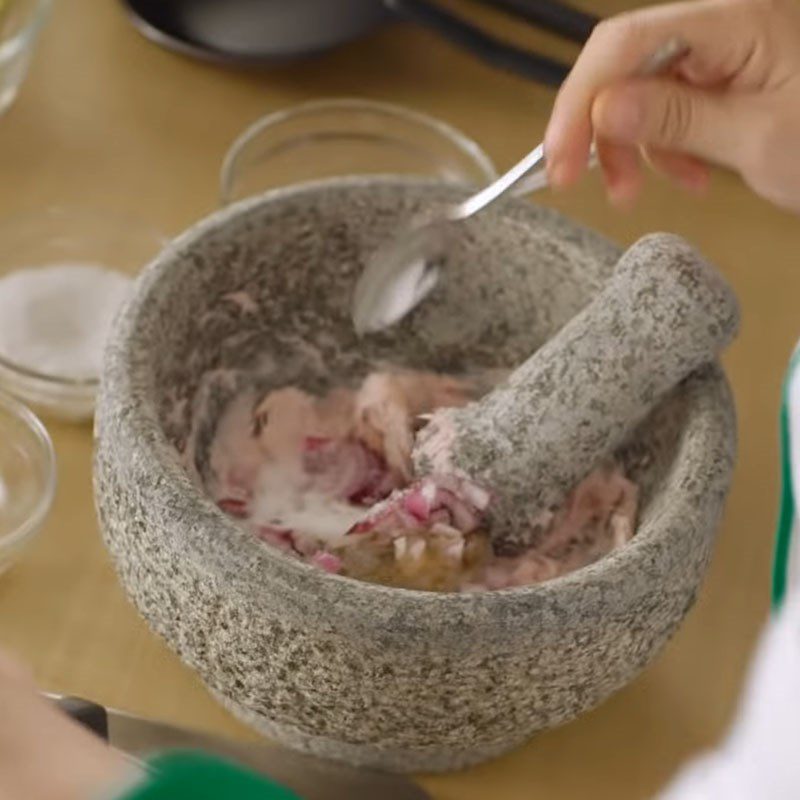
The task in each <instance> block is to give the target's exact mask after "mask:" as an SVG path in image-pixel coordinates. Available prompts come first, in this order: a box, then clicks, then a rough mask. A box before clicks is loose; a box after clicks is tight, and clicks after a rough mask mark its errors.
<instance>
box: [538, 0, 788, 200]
mask: <svg viewBox="0 0 800 800" xmlns="http://www.w3.org/2000/svg"><path fill="white" fill-rule="evenodd" d="M673 37H678V38H680V39H682V40H683V41H685V42H686V44H687V45H688V46H689V53H688V55H687V56H685V57H684V58H683V59H682V60H681V61H680V62H679V63H678V64H676V65H675V67H674V68H673V70H672V71H671V72H670V73H669V74H667V75H665V76H662V77H655V78H633V77H631V76H632V75H633V73H635V71H636V70H637V68H638V66H639V65H640V64H641V63H642V62H643V61H644V60H645V59H646V58H647V57H648V56H649V55H651V54H652V53H653V52H655V51H656V50H658V48H659V47H660V46H662V45H663V44H664V42H666V41H667V40H669V39H672V38H673ZM593 139H594V140H595V142H596V146H597V152H598V156H599V159H600V164H601V168H602V171H603V175H604V179H605V183H606V187H607V191H608V195H609V197H610V199H611V200H612V202H614V203H616V204H619V205H628V204H630V203H631V202H632V201H633V200H634V199H635V198H636V196H637V195H638V193H639V191H640V189H641V186H642V179H643V174H642V159H643V158H644V159H646V160H647V161H649V162H650V163H651V164H652V165H653V166H654V167H655V168H656V169H657V170H659V171H661V172H663V173H665V174H666V175H668V176H669V177H671V178H672V179H673V180H674V181H676V182H677V183H678V184H679V185H681V186H683V187H684V188H687V189H689V190H691V191H701V190H703V189H704V188H705V186H706V185H707V183H708V179H709V169H708V164H709V163H713V164H718V165H721V166H724V167H728V168H730V169H733V170H735V171H737V172H739V173H740V174H741V176H742V177H743V178H744V180H745V182H746V183H747V184H748V185H749V186H750V187H751V188H752V189H754V190H755V191H756V192H757V193H758V194H760V195H762V196H763V197H765V198H766V199H768V200H770V201H772V202H773V203H776V204H778V205H780V206H783V207H785V208H789V209H792V210H794V211H799V212H800V4H799V3H798V2H797V1H796V0H696V1H695V2H685V3H675V4H670V5H665V6H660V7H658V6H657V7H652V8H645V9H641V10H637V11H633V12H630V13H627V14H623V15H620V16H618V17H614V18H611V19H609V20H606V21H604V22H602V23H600V24H599V25H598V26H597V28H596V29H595V31H594V32H593V34H592V36H591V37H590V39H589V41H588V43H587V44H586V47H585V48H584V50H583V52H582V53H581V54H580V56H579V58H578V60H577V62H576V64H575V67H574V68H573V70H572V72H571V73H570V75H569V77H568V78H567V80H566V81H565V83H564V85H563V86H562V88H561V91H560V92H559V94H558V97H557V99H556V103H555V106H554V108H553V113H552V116H551V119H550V124H549V126H548V128H547V132H546V134H545V152H546V153H547V162H548V177H549V180H550V183H551V185H553V186H555V187H566V186H569V185H571V184H572V183H574V182H575V181H577V180H578V178H579V177H580V176H581V174H582V173H583V171H584V170H585V168H586V163H587V159H588V155H589V148H590V145H591V143H592V140H593Z"/></svg>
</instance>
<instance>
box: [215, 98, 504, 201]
mask: <svg viewBox="0 0 800 800" xmlns="http://www.w3.org/2000/svg"><path fill="white" fill-rule="evenodd" d="M345 175H419V176H424V177H430V178H438V179H440V180H443V181H447V182H451V183H460V184H466V185H470V186H476V185H477V186H480V185H483V184H484V183H487V182H489V181H492V180H494V178H495V177H496V176H497V173H496V171H495V167H494V165H493V164H492V161H491V159H490V158H489V157H488V156H487V155H486V153H484V152H483V150H482V149H481V148H480V147H479V146H478V145H477V144H476V143H475V142H474V141H472V139H470V138H469V137H468V136H466V135H465V134H464V133H462V132H461V131H459V130H457V129H456V128H453V127H452V126H450V125H448V124H446V123H444V122H442V121H441V120H438V119H435V118H434V117H430V116H428V115H426V114H421V113H419V112H418V111H412V110H410V109H407V108H402V107H401V106H396V105H391V104H389V103H378V102H373V101H370V100H351V99H341V100H318V101H313V102H309V103H304V104H302V105H299V106H295V107H294V108H288V109H285V110H283V111H277V112H275V113H274V114H269V115H268V116H266V117H263V118H262V119H260V120H258V121H257V122H256V123H254V124H253V125H251V126H250V127H249V128H248V129H247V130H246V131H244V133H242V135H241V136H239V138H238V139H236V141H235V142H234V143H233V145H232V146H231V148H230V149H229V150H228V153H227V154H226V156H225V160H224V162H223V165H222V174H221V176H220V184H221V186H220V194H221V200H222V203H223V204H228V203H232V202H234V201H236V200H240V199H242V198H245V197H249V196H251V195H255V194H260V193H261V192H264V191H267V190H268V189H274V188H277V187H280V186H288V185H290V184H295V183H303V182H305V181H311V180H318V179H321V178H334V177H342V176H345Z"/></svg>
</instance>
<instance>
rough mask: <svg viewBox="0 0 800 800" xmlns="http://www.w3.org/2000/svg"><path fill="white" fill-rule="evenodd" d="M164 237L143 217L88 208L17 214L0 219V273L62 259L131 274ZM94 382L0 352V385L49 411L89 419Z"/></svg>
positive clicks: (39, 265)
mask: <svg viewBox="0 0 800 800" xmlns="http://www.w3.org/2000/svg"><path fill="white" fill-rule="evenodd" d="M165 243H166V239H165V237H164V236H163V235H162V234H161V233H159V232H158V231H156V230H154V229H153V228H151V227H150V226H149V225H146V224H145V223H143V222H140V221H137V220H135V219H130V218H129V217H125V216H115V215H113V214H108V213H104V212H100V211H93V210H90V209H77V208H68V209H67V208H49V209H44V210H42V211H35V212H29V213H21V214H15V215H11V216H9V217H5V218H3V219H0V277H3V276H5V275H7V274H9V273H10V272H12V271H14V270H17V269H23V268H25V269H31V268H42V267H48V266H52V265H54V264H63V263H82V264H93V265H100V266H103V267H106V268H109V269H114V270H117V271H119V272H122V273H125V274H127V275H130V276H135V275H137V274H138V273H139V271H140V270H141V268H142V267H143V266H144V265H145V264H146V263H147V262H148V261H149V260H150V259H151V258H153V257H154V256H155V255H156V254H157V253H158V251H159V250H160V249H161V248H162V247H163V246H164V244H165ZM0 324H2V321H0ZM98 386H99V376H97V377H90V378H86V377H79V378H75V379H70V378H65V377H63V376H56V375H52V374H48V373H47V372H45V371H39V370H37V369H36V368H35V367H33V366H32V365H30V364H21V363H15V362H14V361H13V360H11V359H10V357H9V356H8V354H6V355H5V356H3V355H2V354H0V389H4V390H5V391H7V392H9V393H10V394H13V395H14V396H15V397H17V398H19V399H20V400H22V401H23V402H25V403H26V404H28V405H31V406H33V407H34V408H35V409H36V410H37V411H41V412H42V413H44V414H47V415H52V416H55V417H58V418H61V419H67V420H75V421H78V420H86V419H90V418H91V416H92V414H93V412H94V401H95V396H96V394H97V389H98Z"/></svg>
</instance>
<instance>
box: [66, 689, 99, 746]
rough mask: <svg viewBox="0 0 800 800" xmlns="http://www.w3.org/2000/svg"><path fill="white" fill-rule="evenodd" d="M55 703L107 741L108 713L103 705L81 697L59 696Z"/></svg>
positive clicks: (76, 720)
mask: <svg viewBox="0 0 800 800" xmlns="http://www.w3.org/2000/svg"><path fill="white" fill-rule="evenodd" d="M56 705H57V706H58V707H59V708H60V709H61V710H62V711H63V712H64V713H65V714H66V715H67V716H68V717H71V718H72V719H73V720H75V722H78V723H79V724H81V725H83V726H84V727H85V728H88V729H89V730H90V731H91V732H92V733H94V734H96V735H97V736H99V737H100V738H101V739H103V740H104V741H106V742H107V741H108V714H107V713H106V710H105V708H103V706H101V705H98V704H97V703H93V702H92V701H91V700H84V699H83V698H81V697H60V698H59V699H58V700H56Z"/></svg>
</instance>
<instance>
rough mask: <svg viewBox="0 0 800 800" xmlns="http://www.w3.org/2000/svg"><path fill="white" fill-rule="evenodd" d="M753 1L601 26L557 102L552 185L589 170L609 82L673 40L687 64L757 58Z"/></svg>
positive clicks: (693, 5)
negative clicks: (685, 51) (599, 104)
mask: <svg viewBox="0 0 800 800" xmlns="http://www.w3.org/2000/svg"><path fill="white" fill-rule="evenodd" d="M752 6H753V3H752V0H744V2H743V0H733V1H732V0H701V1H700V2H681V3H671V4H669V5H665V6H660V7H656V8H647V9H642V10H638V11H633V12H630V13H626V14H622V15H620V16H618V17H613V18H611V19H609V20H605V21H603V22H601V23H600V24H599V25H598V26H597V27H596V28H595V30H594V31H593V33H592V35H591V37H590V38H589V41H588V42H587V43H586V46H585V47H584V49H583V51H582V52H581V54H580V56H579V57H578V59H577V61H576V62H575V66H574V67H573V69H572V71H571V72H570V74H569V76H568V77H567V80H566V81H565V82H564V84H563V86H562V87H561V90H560V91H559V93H558V96H557V98H556V102H555V105H554V106H553V112H552V115H551V117H550V122H549V124H548V127H547V132H546V133H545V140H544V141H545V152H546V153H547V165H548V173H549V178H550V180H551V181H552V182H553V183H554V184H555V185H560V186H565V185H568V184H570V183H573V182H574V181H575V180H577V179H578V178H579V177H580V175H581V173H582V172H583V170H584V169H585V167H586V162H587V159H588V156H589V148H590V147H591V143H592V138H593V131H592V122H591V110H592V104H593V103H594V100H595V98H596V97H597V95H598V94H599V93H600V92H601V91H602V90H603V89H605V88H606V87H608V86H609V85H610V84H612V83H615V82H617V81H620V80H624V79H625V78H628V77H631V76H632V75H634V74H635V73H636V71H637V70H638V69H639V68H640V66H641V64H642V63H643V62H644V61H645V60H646V59H647V58H648V57H649V56H651V55H652V54H653V53H654V52H656V51H657V50H658V49H659V48H660V47H662V46H663V45H664V43H665V42H666V41H668V40H670V39H681V40H682V41H684V42H685V43H686V44H687V45H688V47H689V55H688V56H687V61H692V60H696V61H698V62H700V63H702V64H703V65H704V66H706V67H707V66H708V65H709V64H713V65H715V67H716V69H719V70H720V71H727V70H732V69H734V68H735V66H736V65H740V64H741V63H743V62H744V61H746V59H747V57H748V54H749V53H750V52H752V47H753V39H754V37H755V32H754V30H753V26H752V25H750V24H747V22H748V14H749V11H750V9H751V8H752Z"/></svg>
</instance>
